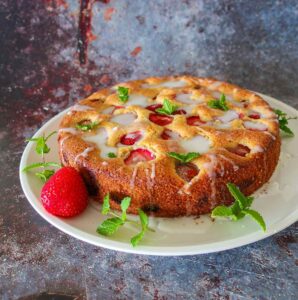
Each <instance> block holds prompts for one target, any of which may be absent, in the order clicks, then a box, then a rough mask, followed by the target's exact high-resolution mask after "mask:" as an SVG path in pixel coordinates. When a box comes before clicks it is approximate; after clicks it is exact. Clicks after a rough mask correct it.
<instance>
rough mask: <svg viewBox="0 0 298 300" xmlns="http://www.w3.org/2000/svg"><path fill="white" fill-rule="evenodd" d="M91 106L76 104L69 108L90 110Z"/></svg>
mask: <svg viewBox="0 0 298 300" xmlns="http://www.w3.org/2000/svg"><path fill="white" fill-rule="evenodd" d="M92 109H93V108H92V107H90V106H88V105H81V104H76V105H74V106H73V107H72V108H71V111H87V110H92Z"/></svg>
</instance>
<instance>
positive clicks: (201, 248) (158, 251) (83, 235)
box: [19, 92, 298, 256]
mask: <svg viewBox="0 0 298 300" xmlns="http://www.w3.org/2000/svg"><path fill="white" fill-rule="evenodd" d="M255 93H257V94H259V95H260V96H261V97H264V99H265V101H266V98H267V99H269V101H270V102H272V103H273V104H277V105H279V106H282V107H285V108H286V110H289V111H292V112H293V114H295V115H298V110H296V109H295V108H294V107H292V106H290V105H288V104H286V103H284V102H282V101H279V100H277V99H275V98H273V97H271V96H268V95H265V94H262V93H258V92H255ZM69 109H70V108H67V109H65V110H63V111H62V112H60V113H58V114H57V115H55V116H54V117H52V118H51V119H49V120H48V121H47V122H46V123H45V124H44V125H42V126H41V128H39V130H37V131H36V133H35V134H34V136H33V137H36V136H39V135H40V133H41V132H42V131H43V130H44V128H45V127H48V126H50V125H51V124H52V123H54V122H57V119H59V118H60V117H61V115H63V114H65V113H66V112H67V111H68V110H69ZM30 148H31V147H30V146H29V144H27V145H26V147H25V149H24V151H23V154H22V157H21V160H20V166H19V177H20V182H21V187H22V190H23V192H24V194H25V196H26V198H27V200H28V201H29V203H30V204H31V206H32V207H33V208H34V210H35V211H36V212H37V213H38V214H39V215H40V216H41V217H42V218H43V219H45V220H46V221H47V222H49V223H50V224H51V225H52V226H54V227H56V228H57V229H59V230H61V231H62V232H64V233H66V234H69V235H70V236H72V237H75V238H77V239H79V240H82V241H84V242H86V243H88V244H92V245H94V246H99V247H103V248H107V249H110V250H116V251H121V252H126V253H130V254H139V255H156V256H184V255H196V254H207V253H214V252H220V251H225V250H230V249H234V248H238V247H241V246H245V245H248V244H251V243H254V242H257V241H260V240H263V239H265V238H267V237H269V236H272V235H273V234H275V233H278V232H280V231H282V230H283V229H285V228H287V227H288V226H290V225H292V224H294V223H295V222H296V221H297V220H298V209H296V210H294V211H293V212H292V213H291V214H289V215H288V216H287V217H286V218H284V219H283V220H281V221H279V222H277V223H274V224H272V225H271V226H270V227H269V228H268V229H267V231H266V232H265V233H264V232H263V231H261V230H256V231H254V232H252V233H250V234H248V235H244V236H241V237H237V238H233V239H228V240H224V241H219V242H212V243H205V244H202V245H191V246H189V245H186V246H185V245H184V246H183V245H182V246H154V245H150V246H148V245H140V246H138V247H136V248H133V247H132V246H131V245H130V244H129V243H125V242H120V241H115V240H111V239H109V238H104V237H101V236H98V237H95V236H94V235H92V234H90V233H87V232H85V231H83V230H80V229H78V228H75V227H74V226H72V225H70V224H67V223H65V222H64V221H63V220H64V219H63V218H58V217H55V216H53V215H50V214H49V213H48V212H46V210H45V209H44V208H43V207H42V206H41V208H40V207H39V205H37V203H36V200H38V198H36V197H35V195H34V194H33V192H32V191H31V189H30V187H29V184H28V180H27V176H28V175H26V174H25V173H23V172H22V169H23V167H24V166H25V161H26V159H27V157H28V155H29V153H30V152H29V151H30ZM40 205H41V204H40ZM78 217H79V216H78Z"/></svg>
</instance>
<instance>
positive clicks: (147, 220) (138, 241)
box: [130, 209, 149, 247]
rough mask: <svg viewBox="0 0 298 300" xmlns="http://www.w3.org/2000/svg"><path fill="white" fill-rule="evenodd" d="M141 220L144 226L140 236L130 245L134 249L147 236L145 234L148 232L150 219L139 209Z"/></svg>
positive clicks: (134, 238)
mask: <svg viewBox="0 0 298 300" xmlns="http://www.w3.org/2000/svg"><path fill="white" fill-rule="evenodd" d="M139 218H140V222H141V225H142V229H141V231H140V232H139V233H138V234H136V235H135V236H133V237H132V238H131V240H130V243H131V244H132V246H133V247H136V246H137V245H138V244H139V243H140V241H141V240H142V239H143V237H144V235H145V232H146V231H147V230H148V223H149V218H148V216H147V215H146V214H145V213H144V212H143V211H142V210H141V209H139Z"/></svg>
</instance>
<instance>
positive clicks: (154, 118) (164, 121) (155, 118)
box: [149, 114, 173, 126]
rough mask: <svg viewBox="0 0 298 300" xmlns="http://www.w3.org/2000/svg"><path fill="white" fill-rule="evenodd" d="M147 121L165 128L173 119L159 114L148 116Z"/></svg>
mask: <svg viewBox="0 0 298 300" xmlns="http://www.w3.org/2000/svg"><path fill="white" fill-rule="evenodd" d="M149 120H150V121H151V122H153V123H155V124H157V125H160V126H165V125H168V124H171V123H172V121H173V117H170V116H166V115H160V114H150V115H149Z"/></svg>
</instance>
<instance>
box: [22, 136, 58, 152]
mask: <svg viewBox="0 0 298 300" xmlns="http://www.w3.org/2000/svg"><path fill="white" fill-rule="evenodd" d="M55 133H57V131H53V132H51V133H50V134H49V135H48V136H45V135H44V134H43V135H42V136H41V137H38V138H30V139H26V142H35V143H36V147H35V152H36V153H37V154H40V155H44V154H46V153H49V152H50V150H51V149H50V148H49V146H48V145H47V141H48V139H49V138H50V137H51V136H52V135H54V134H55Z"/></svg>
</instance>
